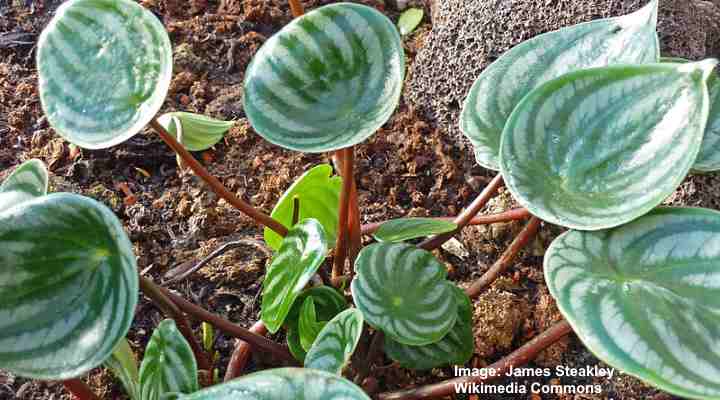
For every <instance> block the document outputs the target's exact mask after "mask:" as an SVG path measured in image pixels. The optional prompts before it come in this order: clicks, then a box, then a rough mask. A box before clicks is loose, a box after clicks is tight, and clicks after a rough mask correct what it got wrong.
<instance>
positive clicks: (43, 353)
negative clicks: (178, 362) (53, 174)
mask: <svg viewBox="0 0 720 400" xmlns="http://www.w3.org/2000/svg"><path fill="white" fill-rule="evenodd" d="M0 248H2V249H3V251H1V252H0V368H2V369H5V370H9V371H11V372H13V373H15V374H17V375H20V376H24V377H28V378H36V379H52V380H61V379H69V378H73V377H77V376H80V375H82V374H83V373H85V372H87V371H89V370H90V369H92V368H94V367H96V366H98V365H100V364H101V363H102V362H103V361H105V359H106V358H108V357H109V356H110V355H111V353H112V351H113V350H114V348H115V345H116V344H117V342H118V341H119V340H120V339H122V338H123V337H124V336H125V334H126V333H127V331H128V328H129V327H130V323H131V322H132V319H133V314H134V312H135V305H136V303H137V297H138V278H137V266H136V263H135V256H134V255H133V248H132V244H131V243H130V241H129V240H128V238H127V235H126V234H125V232H124V230H123V228H122V225H121V223H120V221H118V219H117V217H115V215H114V214H113V213H112V212H111V211H110V210H109V209H108V208H107V207H105V206H104V205H102V204H100V203H98V202H96V201H95V200H92V199H88V198H86V197H82V196H78V195H74V194H66V193H59V194H51V195H48V196H44V197H41V198H38V199H36V200H32V201H28V202H25V203H23V204H21V205H19V206H17V207H13V208H11V209H9V210H6V211H5V212H2V213H0Z"/></svg>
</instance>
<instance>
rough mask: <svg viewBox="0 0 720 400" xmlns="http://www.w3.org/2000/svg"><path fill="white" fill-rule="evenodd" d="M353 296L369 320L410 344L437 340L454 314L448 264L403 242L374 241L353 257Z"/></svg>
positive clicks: (441, 336) (447, 330)
mask: <svg viewBox="0 0 720 400" xmlns="http://www.w3.org/2000/svg"><path fill="white" fill-rule="evenodd" d="M355 271H356V273H357V275H356V276H355V279H353V281H352V284H351V286H350V287H351V290H352V296H353V299H354V300H355V304H356V305H357V308H358V309H360V311H362V313H363V316H364V317H365V320H366V321H367V323H368V324H370V325H371V326H373V327H374V328H375V329H379V330H381V331H383V332H384V333H385V335H387V336H389V337H390V338H392V339H393V340H395V341H398V342H400V343H404V344H408V345H411V346H422V345H426V344H430V343H435V342H437V341H439V340H441V339H442V338H443V336H445V335H446V334H447V333H448V332H449V331H450V328H452V327H453V325H455V320H456V319H457V314H458V313H457V307H458V304H457V298H456V297H455V296H454V295H453V286H454V285H453V284H452V283H450V282H449V281H447V280H446V279H445V278H446V277H447V269H446V268H445V266H444V265H443V264H441V263H440V262H439V261H438V260H437V259H435V257H434V256H433V255H432V253H430V252H428V251H425V250H421V249H418V248H417V247H415V246H412V245H409V244H404V243H393V244H388V243H375V244H372V245H370V246H367V247H365V248H363V249H362V250H361V251H360V254H359V255H358V258H357V260H356V261H355Z"/></svg>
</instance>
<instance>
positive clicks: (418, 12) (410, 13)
mask: <svg viewBox="0 0 720 400" xmlns="http://www.w3.org/2000/svg"><path fill="white" fill-rule="evenodd" d="M424 14H425V12H424V11H423V9H422V8H409V9H407V10H405V11H403V13H402V14H400V19H399V20H398V29H399V30H400V34H401V35H403V36H405V35H407V34H409V33H412V32H413V31H414V30H415V28H417V26H418V25H420V22H421V21H422V19H423V15H424Z"/></svg>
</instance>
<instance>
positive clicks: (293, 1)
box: [289, 0, 305, 18]
mask: <svg viewBox="0 0 720 400" xmlns="http://www.w3.org/2000/svg"><path fill="white" fill-rule="evenodd" d="M289 3H290V11H291V12H292V15H293V17H295V18H297V17H299V16H301V15H303V14H305V8H304V7H303V5H302V3H301V2H300V0H289Z"/></svg>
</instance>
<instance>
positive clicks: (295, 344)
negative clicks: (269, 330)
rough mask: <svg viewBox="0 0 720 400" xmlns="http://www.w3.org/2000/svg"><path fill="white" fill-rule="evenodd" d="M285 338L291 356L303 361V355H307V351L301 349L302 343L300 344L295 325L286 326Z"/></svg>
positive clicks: (298, 333)
mask: <svg viewBox="0 0 720 400" xmlns="http://www.w3.org/2000/svg"><path fill="white" fill-rule="evenodd" d="M286 339H287V345H288V349H289V350H290V354H292V356H293V357H295V359H296V360H298V361H300V362H304V361H305V357H306V356H307V351H306V350H305V349H303V347H302V345H301V344H300V332H299V329H298V327H297V325H295V326H294V327H288V328H287V337H286Z"/></svg>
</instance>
